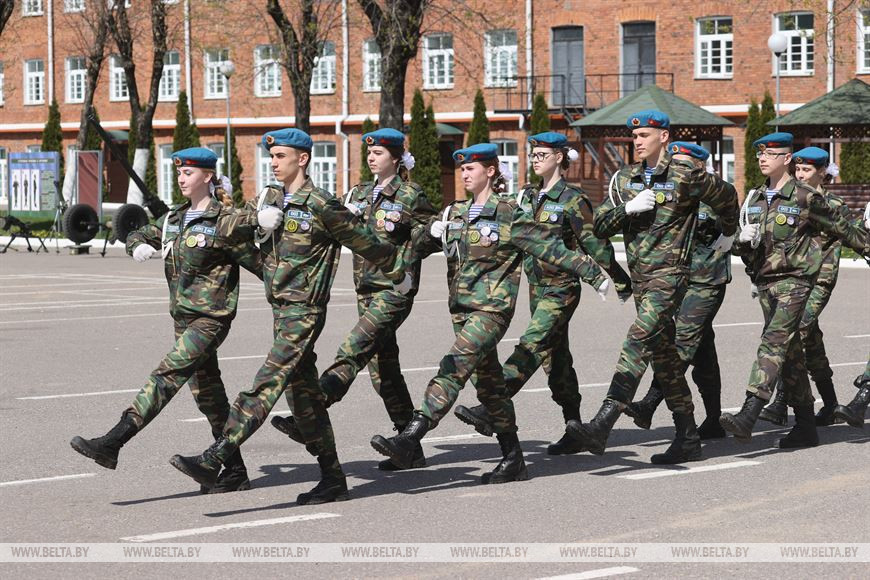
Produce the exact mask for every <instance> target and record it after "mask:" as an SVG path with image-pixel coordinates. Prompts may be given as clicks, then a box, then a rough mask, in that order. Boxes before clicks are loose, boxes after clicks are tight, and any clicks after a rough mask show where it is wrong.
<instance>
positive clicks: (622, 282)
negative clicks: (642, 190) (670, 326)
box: [504, 180, 631, 421]
mask: <svg viewBox="0 0 870 580" xmlns="http://www.w3.org/2000/svg"><path fill="white" fill-rule="evenodd" d="M539 195H540V191H539V190H538V189H537V188H535V187H534V186H531V185H529V186H526V187H525V188H524V189H523V190H522V192H521V193H520V196H519V202H520V207H521V208H522V209H523V210H524V211H525V212H526V213H528V214H530V215H531V216H533V219H534V221H535V222H536V228H537V232H536V233H537V235H538V237H539V239H544V240H547V239H561V240H562V241H563V243H564V244H565V246H566V247H568V248H569V249H571V250H576V249H578V248H580V249H581V250H582V251H583V252H585V253H586V254H587V255H589V256H590V257H593V258H594V257H598V258H600V259H601V260H602V262H601V263H602V265H603V266H604V267H605V268H606V269H607V272H608V274H610V275H611V277H612V278H613V279H614V283H615V285H616V287H617V291H618V292H619V293H621V294H624V293H626V292H631V280H630V279H629V277H628V275H627V274H626V273H625V271H624V270H623V269H622V268H621V267H620V266H619V264H618V263H617V262H616V259H615V256H614V252H613V245H612V244H611V243H610V241H609V240H599V239H598V238H596V237H595V236H594V235H592V233H591V227H592V226H591V221H592V210H591V204H590V203H589V200H588V198H587V197H586V196H585V195H584V194H583V193H582V192H581V191H580V190H579V189H577V188H575V187H573V186H571V185H568V184H567V183H566V182H565V181H564V180H560V181H559V182H557V183H556V185H554V186H553V187H552V188H551V189H550V190H549V191H547V192H546V193H544V194H543V197H540V200H539ZM523 266H524V270H525V272H526V277H527V279H528V281H529V306H530V309H531V313H532V318H531V320H530V321H529V325H528V327H527V328H526V331H525V332H524V333H523V336H522V337H521V338H520V342H519V344H518V345H517V346H516V348H514V351H513V353H512V354H511V356H510V357H509V358H508V359H507V361H505V365H504V375H505V383H506V386H507V393H508V396H509V397H511V398H513V397H514V396H515V395H516V394H517V393H518V392H519V391H520V389H522V387H523V385H525V384H526V383H527V382H528V381H529V379H530V378H531V377H532V375H533V374H534V373H535V371H536V370H537V369H538V367H540V366H541V365H542V364H543V363H544V362H545V361H547V362H548V363H549V364H548V365H547V366H545V370H546V372H547V375H548V380H547V384H548V386H549V387H550V392H551V393H552V397H553V401H555V402H556V404H557V405H559V406H560V407H561V408H562V410H563V415H565V417H566V421H567V420H568V419H569V418H574V417H575V416H577V415H578V412H579V408H580V398H581V397H580V390H579V386H578V381H577V373H576V372H574V366H573V358H572V356H571V349H570V346H569V344H568V323H569V322H570V320H571V316H573V314H574V311H575V310H576V309H577V306H578V304H579V303H580V281H579V280H578V279H577V278H576V276H573V275H571V274H570V273H567V272H564V271H562V270H560V269H558V268H557V267H556V266H552V265H550V264H548V263H546V262H544V261H542V260H540V259H538V258H535V257H534V256H531V255H526V256H525V257H524V259H523ZM593 274H594V276H593V277H589V276H586V277H584V278H583V281H584V282H586V283H588V284H590V285H592V286H593V287H594V288H596V289H598V288H599V287H600V286H601V284H602V283H603V282H604V281H605V278H604V276H603V275H602V272H601V268H600V267H596V268H595V269H594V270H593ZM548 367H549V368H548Z"/></svg>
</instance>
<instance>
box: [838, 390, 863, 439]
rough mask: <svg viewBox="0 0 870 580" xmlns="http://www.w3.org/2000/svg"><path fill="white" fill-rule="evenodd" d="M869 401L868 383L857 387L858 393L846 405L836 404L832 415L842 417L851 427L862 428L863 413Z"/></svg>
mask: <svg viewBox="0 0 870 580" xmlns="http://www.w3.org/2000/svg"><path fill="white" fill-rule="evenodd" d="M868 403H870V383H866V382H865V383H864V386H862V387H861V388H859V389H858V394H857V395H855V398H854V399H852V402H851V403H849V404H848V405H837V408H836V409H834V417H836V418H837V419H842V420H843V421H845V422H846V423H848V424H849V425H851V426H852V427H857V428H858V429H863V428H864V413H866V412H867V404H868Z"/></svg>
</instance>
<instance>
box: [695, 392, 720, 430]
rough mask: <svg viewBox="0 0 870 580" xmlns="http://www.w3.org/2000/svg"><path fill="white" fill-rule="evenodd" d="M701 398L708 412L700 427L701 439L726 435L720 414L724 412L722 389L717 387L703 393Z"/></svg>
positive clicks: (705, 410)
mask: <svg viewBox="0 0 870 580" xmlns="http://www.w3.org/2000/svg"><path fill="white" fill-rule="evenodd" d="M701 400H703V401H704V412H705V413H707V416H706V417H705V418H704V421H703V422H702V423H701V425H700V426H699V427H698V435H699V436H700V437H701V440H702V441H703V440H705V439H721V438H722V437H725V429H723V428H722V425H720V424H719V416H720V415H721V414H722V399H721V390H720V389H716V390H715V391H710V392H706V393H701Z"/></svg>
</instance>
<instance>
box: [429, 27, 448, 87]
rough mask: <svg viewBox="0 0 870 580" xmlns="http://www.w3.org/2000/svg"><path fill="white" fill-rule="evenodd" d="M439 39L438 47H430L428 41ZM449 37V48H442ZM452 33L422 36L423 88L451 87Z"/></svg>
mask: <svg viewBox="0 0 870 580" xmlns="http://www.w3.org/2000/svg"><path fill="white" fill-rule="evenodd" d="M436 39H437V40H438V41H439V45H440V46H439V47H438V48H430V47H429V44H430V41H434V40H436ZM447 39H449V41H450V48H444V40H447ZM453 68H454V60H453V35H452V34H450V33H448V32H439V33H435V34H427V35H426V36H424V37H423V89H425V90H427V91H432V90H444V89H452V88H453Z"/></svg>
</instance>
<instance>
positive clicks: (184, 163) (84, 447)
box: [70, 147, 263, 493]
mask: <svg viewBox="0 0 870 580" xmlns="http://www.w3.org/2000/svg"><path fill="white" fill-rule="evenodd" d="M172 160H173V162H174V163H175V166H176V168H177V171H178V185H179V187H180V188H181V194H182V195H183V196H184V197H185V198H187V199H186V200H185V202H184V203H183V204H181V205H180V206H177V207H175V208H173V209H172V210H171V211H170V212H169V213H168V214H166V215H165V216H163V217H162V218H161V219H160V220H158V222H157V224H156V225H150V224H149V225H146V226H144V227H142V228H141V229H139V230H137V231H135V232H133V233H131V234H130V235H129V237H128V238H127V253H128V254H130V255H131V256H132V257H133V259H134V260H136V261H137V262H145V261H146V260H148V259H149V258H150V257H151V256H153V255H155V254H157V252H158V251H162V255H163V259H164V272H165V274H166V281H167V283H168V284H169V312H170V314H171V315H172V318H173V321H174V323H175V346H174V348H173V350H172V351H171V352H170V353H169V354H167V355H166V356H165V357H164V359H163V360H162V361H161V363H160V365H159V366H158V367H157V368H156V369H155V370H154V372H152V373H151V376H150V377H149V379H148V382H147V383H146V384H145V386H144V387H142V390H140V391H139V394H137V395H136V398H135V399H134V400H133V404H132V405H131V406H130V407H129V408H128V409H127V410H126V411H124V413H123V415H122V416H121V421H120V422H119V423H118V424H117V425H115V426H114V427H113V428H112V429H111V430H110V431H109V432H108V433H107V434H106V435H103V436H102V437H97V438H95V439H83V438H81V437H78V436H76V437H73V439H72V441H70V445H72V448H73V449H75V450H76V451H78V452H79V453H81V454H82V455H84V456H85V457H89V458H91V459H93V460H94V461H96V462H97V464H99V465H102V466H103V467H107V468H109V469H115V467H116V466H117V464H118V452H119V450H120V449H121V447H123V446H124V444H125V443H127V442H128V441H129V440H130V439H131V438H132V437H133V436H134V435H136V433H138V432H139V431H141V430H142V429H144V428H145V426H146V425H148V423H150V422H151V421H152V420H153V419H154V418H155V417H156V416H157V415H158V413H160V411H161V410H162V409H163V408H164V407H165V406H166V405H167V404H168V403H169V401H170V400H172V397H174V396H175V393H177V392H178V390H179V389H180V388H181V387H182V385H184V383H187V385H188V387H190V390H191V392H192V393H193V398H194V400H195V401H196V404H197V406H198V407H199V410H200V411H201V412H202V414H203V415H205V416H206V418H207V419H208V422H209V424H210V425H211V431H212V434H213V435H214V437H215V439H218V438H219V437H220V435H221V432H222V431H223V428H224V423H226V420H227V416H228V415H229V409H230V407H229V402H228V401H227V395H226V391H225V389H224V384H223V382H222V381H221V372H220V369H219V368H218V357H217V349H218V347H219V346H220V345H221V343H222V342H223V341H224V339H225V338H226V337H227V333H228V332H229V330H230V323H231V322H232V320H233V318H234V317H235V315H236V305H237V304H238V299H239V264H241V265H243V266H244V267H245V268H246V269H248V270H250V271H251V272H253V273H254V274H256V275H257V276H258V277H260V278H261V279H262V277H263V264H262V260H261V259H260V256H259V252H257V249H256V247H254V245H253V244H252V243H250V242H249V241H245V240H244V236H243V235H240V234H230V231H231V230H232V229H233V227H234V224H235V220H236V219H237V216H236V215H235V214H234V212H233V210H232V198H231V197H230V196H229V194H228V192H227V191H226V189H225V188H230V186H229V181H225V183H223V184H221V183H220V182H218V181H217V180H216V178H215V167H216V166H217V155H215V154H214V153H213V152H212V151H211V150H210V149H206V148H204V147H194V148H191V149H184V150H182V151H177V152H175V153H173V154H172ZM224 179H225V178H224ZM230 191H231V189H230ZM216 196H217V197H218V198H220V200H218V199H216ZM215 475H217V474H215ZM250 487H251V484H250V482H249V481H248V473H247V470H246V469H245V464H244V462H243V461H242V455H241V453H240V452H239V451H238V450H236V451H235V452H234V453H232V454H230V455H228V456H227V458H226V461H225V462H224V470H223V471H222V472H221V473H220V475H219V476H218V477H217V481H216V483H214V485H213V486H208V487H204V488H203V490H202V491H203V492H204V493H208V492H209V489H210V490H211V493H223V492H229V491H240V490H245V489H250Z"/></svg>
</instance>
